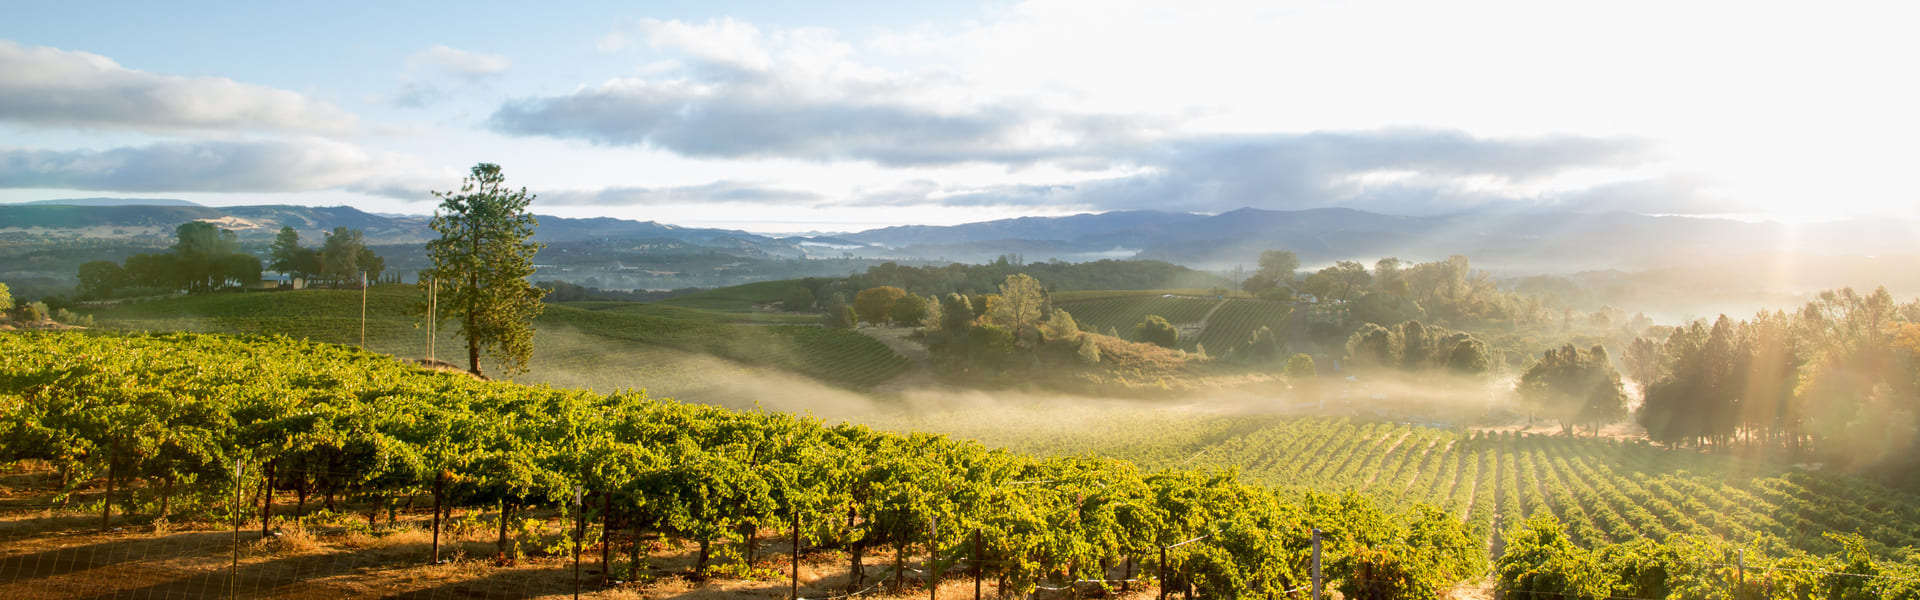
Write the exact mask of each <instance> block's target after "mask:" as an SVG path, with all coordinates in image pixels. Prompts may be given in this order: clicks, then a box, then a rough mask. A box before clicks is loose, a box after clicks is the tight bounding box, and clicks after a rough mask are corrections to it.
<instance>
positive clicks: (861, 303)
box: [853, 286, 933, 327]
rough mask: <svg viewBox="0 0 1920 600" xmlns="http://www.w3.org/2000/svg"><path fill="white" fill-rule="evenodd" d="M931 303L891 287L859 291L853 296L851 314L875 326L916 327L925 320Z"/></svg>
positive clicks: (928, 300) (926, 299) (929, 300)
mask: <svg viewBox="0 0 1920 600" xmlns="http://www.w3.org/2000/svg"><path fill="white" fill-rule="evenodd" d="M931 306H933V301H932V300H931V299H928V298H923V297H920V296H915V295H913V294H909V293H907V291H906V290H903V289H900V288H897V287H893V286H880V287H876V288H867V289H864V290H860V293H857V294H854V295H853V314H854V316H856V317H858V318H859V319H860V320H861V321H864V322H867V323H872V324H875V325H879V324H884V323H892V324H897V325H902V326H906V327H918V326H920V324H921V322H922V321H925V320H926V319H927V315H928V312H929V310H930V309H929V307H931Z"/></svg>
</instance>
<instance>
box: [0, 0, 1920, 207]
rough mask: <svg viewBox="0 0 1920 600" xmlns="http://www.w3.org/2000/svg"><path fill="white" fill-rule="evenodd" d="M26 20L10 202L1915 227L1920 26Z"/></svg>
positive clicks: (973, 7) (1786, 14)
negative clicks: (130, 200)
mask: <svg viewBox="0 0 1920 600" xmlns="http://www.w3.org/2000/svg"><path fill="white" fill-rule="evenodd" d="M551 4H552V6H547V5H545V4H536V3H505V2H502V3H487V2H459V3H431V2H402V3H389V2H327V3H298V4H296V3H274V2H249V3H239V2H235V3H213V2H195V3H132V2H128V3H99V2H38V3H19V4H16V5H14V6H11V7H9V8H8V10H7V11H6V12H7V18H6V19H4V20H0V202H18V201H31V200H42V199H54V198H76V197H79V198H85V197H139V198H178V199H186V200H191V201H195V202H199V203H202V204H208V205H241V204H310V205H325V206H335V205H351V206H355V207H358V208H361V209H363V210H368V211H372V212H381V213H412V214H426V213H430V212H432V211H433V209H434V207H435V206H436V205H437V203H438V199H437V198H435V197H434V195H433V192H435V191H442V192H445V191H451V190H457V189H458V188H459V186H460V183H461V179H462V177H463V176H464V175H465V174H467V172H468V171H469V170H470V169H471V168H472V167H473V166H474V165H475V164H478V163H495V164H499V165H501V167H502V169H503V170H504V172H505V174H506V175H507V179H508V182H509V184H510V185H514V186H524V187H526V188H528V190H529V191H531V192H533V193H534V194H536V196H537V199H536V200H535V201H534V203H533V207H532V210H533V211H534V212H536V213H540V214H553V215H559V216H567V217H586V216H612V217H618V218H629V219H638V220H657V221H661V222H665V223H673V224H679V225H686V226H697V227H727V228H740V229H747V230H751V231H759V232H802V231H852V230H860V229H868V228H872V227H879V226H886V225H897V224H910V223H911V224H935V225H943V224H953V223H961V222H969V221H980V220H988V219H996V218H1006V217H1015V216H1029V215H1038V216H1052V215H1064V214H1074V213H1081V212H1102V211H1108V210H1130V209H1151V210H1170V211H1188V212H1203V213H1219V212H1224V211H1229V210H1233V209H1236V208H1240V207H1254V208H1262V209H1271V210H1294V209H1303V208H1317V207H1348V208H1357V209H1363V210H1371V211H1377V212H1386V213H1393V214H1422V215H1424V214H1452V213H1462V212H1473V211H1509V210H1518V211H1529V210H1559V209H1571V210H1578V211H1591V212H1600V211H1631V212H1638V213H1647V214H1684V215H1707V216H1722V217H1730V218H1738V219H1744V220H1780V221H1788V222H1807V221H1825V220H1836V219H1852V218H1888V217H1897V218H1915V217H1920V208H1917V207H1920V197H1917V195H1916V194H1915V192H1914V191H1913V189H1914V187H1913V185H1912V184H1911V183H1910V181H1911V179H1912V176H1911V173H1912V168H1911V165H1912V163H1913V161H1914V159H1915V158H1916V157H1917V156H1916V154H1917V153H1916V152H1915V151H1914V150H1913V147H1914V141H1915V140H1916V139H1920V116H1916V110H1920V79H1916V78H1915V77H1913V75H1912V74H1913V72H1914V69H1915V64H1914V63H1915V59H1914V57H1916V56H1920V37H1916V36H1912V35H1910V31H1909V30H1910V28H1911V24H1912V23H1916V22H1920V3H1911V2H1904V3H1903V2H1863V1H1839V2H1821V3H1811V2H1795V3H1786V2H1779V3H1775V2H1764V1H1743V2H1673V1H1661V2H1639V1H1636V0H1623V1H1613V2H1603V3H1602V2H1595V3H1561V2H1538V1H1504V0H1495V1H1483V0H1464V1H1449V2H1423V1H1417V0H1410V1H1401V0H1390V1H1368V0H1360V1H1352V2H1324V1H1305V2H1291V1H1263V2H1203V1H1202V2H1196V1H1187V2H1178V3H1134V2H1123V1H1109V0H1102V1H1082V0H1036V1H1031V2H987V3H958V2H915V3H901V2H891V3H878V2H876V3H870V4H854V3H833V4H825V3H820V4H822V5H816V3H792V2H569V3H551Z"/></svg>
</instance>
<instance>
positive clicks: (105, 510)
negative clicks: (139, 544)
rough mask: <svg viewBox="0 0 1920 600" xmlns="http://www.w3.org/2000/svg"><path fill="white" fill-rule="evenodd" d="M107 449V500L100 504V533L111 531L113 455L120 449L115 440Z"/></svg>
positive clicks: (118, 443)
mask: <svg viewBox="0 0 1920 600" xmlns="http://www.w3.org/2000/svg"><path fill="white" fill-rule="evenodd" d="M109 448H111V449H110V450H109V451H108V452H107V500H106V501H105V502H102V503H100V508H101V511H100V530H101V531H107V530H109V529H113V455H114V454H115V452H114V450H119V449H120V442H119V441H118V440H115V441H114V442H113V445H112V446H109Z"/></svg>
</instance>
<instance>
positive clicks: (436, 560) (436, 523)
mask: <svg viewBox="0 0 1920 600" xmlns="http://www.w3.org/2000/svg"><path fill="white" fill-rule="evenodd" d="M446 482H447V471H446V470H445V469H442V470H441V471H440V473H439V474H437V475H434V476H433V564H436V565H437V564H440V488H441V486H443V485H445V484H446Z"/></svg>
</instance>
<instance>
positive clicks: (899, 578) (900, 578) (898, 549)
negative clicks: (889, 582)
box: [893, 540, 907, 594]
mask: <svg viewBox="0 0 1920 600" xmlns="http://www.w3.org/2000/svg"><path fill="white" fill-rule="evenodd" d="M906 589H907V543H906V541H905V540H902V541H899V542H895V543H894V544H893V593H895V594H898V593H901V592H903V591H906Z"/></svg>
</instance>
